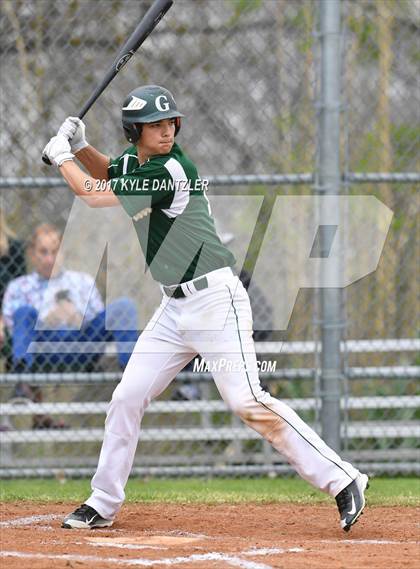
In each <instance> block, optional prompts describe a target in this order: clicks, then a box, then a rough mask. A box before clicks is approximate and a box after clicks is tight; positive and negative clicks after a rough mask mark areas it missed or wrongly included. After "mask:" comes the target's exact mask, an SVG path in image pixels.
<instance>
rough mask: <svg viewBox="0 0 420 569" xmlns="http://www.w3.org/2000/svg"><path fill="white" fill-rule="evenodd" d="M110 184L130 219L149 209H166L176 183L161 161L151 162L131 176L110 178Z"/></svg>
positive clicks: (132, 172)
mask: <svg viewBox="0 0 420 569" xmlns="http://www.w3.org/2000/svg"><path fill="white" fill-rule="evenodd" d="M110 184H111V189H112V191H113V192H114V194H115V195H116V196H117V197H118V199H119V200H120V202H121V205H122V206H123V208H124V209H125V211H126V212H127V213H128V215H129V216H130V217H133V216H134V215H136V214H137V213H138V212H139V211H141V210H143V209H144V208H147V207H151V208H158V209H164V208H165V207H168V205H170V203H171V202H172V199H173V195H174V182H173V180H172V177H171V175H170V173H169V172H168V170H167V169H166V168H165V165H164V163H162V161H160V160H150V161H149V162H147V163H146V164H143V165H142V166H138V167H137V168H135V169H134V170H132V171H131V172H130V173H129V174H123V175H120V176H116V177H113V178H110Z"/></svg>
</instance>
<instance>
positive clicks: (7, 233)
mask: <svg viewBox="0 0 420 569" xmlns="http://www.w3.org/2000/svg"><path fill="white" fill-rule="evenodd" d="M25 273H26V260H25V248H24V244H23V241H19V240H18V239H17V238H16V235H15V233H14V232H13V231H12V230H11V228H10V227H9V225H8V223H7V220H6V217H5V214H4V210H3V208H2V207H1V206H0V306H1V305H2V302H3V296H4V291H5V290H6V286H7V285H8V284H9V282H10V281H11V280H12V279H15V278H16V277H19V276H21V275H24V274H25ZM8 339H9V338H8V337H7V334H6V329H5V326H4V321H3V317H2V315H1V314H0V353H1V355H2V356H3V357H4V358H5V359H6V369H8V368H9V367H10V362H11V354H10V342H9V341H8Z"/></svg>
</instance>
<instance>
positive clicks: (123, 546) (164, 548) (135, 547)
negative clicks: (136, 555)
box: [83, 542, 168, 551]
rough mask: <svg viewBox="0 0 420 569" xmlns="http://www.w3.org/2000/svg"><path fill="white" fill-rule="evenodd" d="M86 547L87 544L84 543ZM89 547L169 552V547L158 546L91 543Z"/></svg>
mask: <svg viewBox="0 0 420 569" xmlns="http://www.w3.org/2000/svg"><path fill="white" fill-rule="evenodd" d="M83 545H86V543H83ZM89 545H92V546H93V547H117V548H119V549H156V550H160V551H167V550H168V548H167V547H159V546H158V545H136V544H134V543H92V542H89Z"/></svg>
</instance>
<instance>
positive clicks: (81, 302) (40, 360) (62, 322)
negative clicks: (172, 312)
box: [3, 223, 138, 371]
mask: <svg viewBox="0 0 420 569" xmlns="http://www.w3.org/2000/svg"><path fill="white" fill-rule="evenodd" d="M60 241H61V234H60V231H59V230H58V228H57V227H55V226H53V225H50V224H46V223H45V224H42V225H40V226H39V227H37V229H36V230H35V232H34V234H33V236H32V239H31V241H30V243H29V247H28V254H29V259H30V261H31V263H32V265H33V268H34V272H33V273H31V274H28V275H25V276H22V277H19V278H17V279H14V280H12V281H11V282H10V283H9V285H8V286H7V289H6V292H5V294H4V300H3V319H4V323H5V326H6V328H7V330H8V331H9V333H10V335H11V337H12V355H13V371H35V370H42V371H48V370H50V369H54V370H57V369H60V370H63V369H64V370H65V369H71V370H72V371H73V370H75V369H84V370H90V369H93V368H94V366H95V364H96V363H97V361H98V360H99V358H100V356H101V354H100V353H89V345H88V344H86V350H84V349H81V350H77V351H75V350H72V349H69V350H66V349H65V342H95V343H97V342H106V341H115V342H116V344H117V350H118V359H119V364H120V366H121V368H124V367H125V365H126V364H127V362H128V359H129V357H130V354H131V351H132V349H133V347H134V343H135V342H136V340H137V336H138V334H137V331H136V327H137V313H136V307H135V305H134V303H133V301H131V300H130V299H126V298H121V299H118V300H115V301H114V302H111V303H110V304H109V305H108V306H107V308H106V311H105V308H104V304H103V301H102V298H101V295H100V293H99V291H98V289H97V288H96V286H95V282H94V279H93V278H92V277H91V276H90V275H88V274H86V273H82V272H77V271H69V270H67V269H65V268H64V267H63V259H62V256H61V254H60V253H59V248H60ZM105 314H106V322H105ZM106 324H107V325H108V326H109V328H110V329H107V328H106ZM31 342H60V343H61V345H62V346H63V352H62V353H57V352H54V353H48V352H47V350H46V351H45V352H42V351H40V353H33V352H32V351H31V352H28V348H29V345H30V344H31ZM79 346H81V347H82V348H83V344H79ZM70 348H71V347H70ZM50 351H51V350H50ZM85 351H86V352H87V353H85Z"/></svg>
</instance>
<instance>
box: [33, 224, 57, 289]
mask: <svg viewBox="0 0 420 569" xmlns="http://www.w3.org/2000/svg"><path fill="white" fill-rule="evenodd" d="M59 249H60V236H59V235H57V233H53V232H50V233H41V234H40V235H38V237H37V239H36V241H35V243H34V246H33V247H32V249H31V251H30V253H31V261H32V264H33V266H34V269H35V271H36V272H37V273H38V274H40V275H41V276H42V277H44V278H45V279H49V278H50V277H51V276H54V275H56V274H57V273H58V272H59V271H60V268H61V263H62V260H61V255H59Z"/></svg>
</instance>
